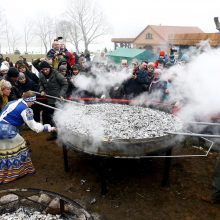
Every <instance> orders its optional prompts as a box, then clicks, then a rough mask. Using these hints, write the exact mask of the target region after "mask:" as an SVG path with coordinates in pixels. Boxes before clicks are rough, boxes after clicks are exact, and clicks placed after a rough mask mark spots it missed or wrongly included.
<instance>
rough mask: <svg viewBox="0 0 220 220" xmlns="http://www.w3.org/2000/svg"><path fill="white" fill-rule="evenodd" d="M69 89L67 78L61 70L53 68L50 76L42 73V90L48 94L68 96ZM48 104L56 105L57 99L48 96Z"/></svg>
mask: <svg viewBox="0 0 220 220" xmlns="http://www.w3.org/2000/svg"><path fill="white" fill-rule="evenodd" d="M67 89H68V82H67V79H66V78H65V77H64V76H63V75H62V74H61V73H59V72H57V71H56V70H54V69H52V68H51V73H50V75H49V76H45V75H44V74H43V73H40V92H42V91H44V92H45V93H46V94H47V95H51V96H55V97H60V96H62V97H66V92H67ZM47 100H48V104H52V105H54V104H55V102H56V99H53V98H47Z"/></svg>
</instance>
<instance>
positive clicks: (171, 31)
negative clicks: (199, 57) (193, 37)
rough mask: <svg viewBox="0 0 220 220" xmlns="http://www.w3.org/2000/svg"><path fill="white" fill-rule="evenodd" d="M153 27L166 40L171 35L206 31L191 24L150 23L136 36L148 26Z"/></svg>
mask: <svg viewBox="0 0 220 220" xmlns="http://www.w3.org/2000/svg"><path fill="white" fill-rule="evenodd" d="M149 27H151V28H152V29H153V30H154V31H155V32H156V33H157V34H158V35H159V36H160V37H162V38H163V39H164V40H168V39H169V37H170V36H173V35H176V34H186V33H204V32H203V31H202V30H201V29H200V28H198V27H190V26H162V25H148V26H147V27H146V28H145V29H144V30H143V31H142V32H141V33H140V34H139V35H138V36H137V37H136V38H135V40H136V39H137V38H138V37H139V36H140V35H141V34H142V33H143V32H145V30H146V29H147V28H149Z"/></svg>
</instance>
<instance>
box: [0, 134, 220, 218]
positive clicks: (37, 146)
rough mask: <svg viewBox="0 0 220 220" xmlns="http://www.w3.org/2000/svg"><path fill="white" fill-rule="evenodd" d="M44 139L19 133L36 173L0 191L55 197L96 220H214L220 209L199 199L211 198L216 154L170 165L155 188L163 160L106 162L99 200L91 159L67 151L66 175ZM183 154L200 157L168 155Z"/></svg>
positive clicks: (94, 162)
mask: <svg viewBox="0 0 220 220" xmlns="http://www.w3.org/2000/svg"><path fill="white" fill-rule="evenodd" d="M48 135H49V134H47V133H41V134H36V133H34V132H32V131H30V130H24V131H23V137H24V138H25V139H26V140H28V141H29V142H30V148H31V150H32V161H33V164H34V166H35V168H36V173H35V174H34V175H33V176H26V177H23V178H21V179H18V180H17V181H14V182H12V183H8V184H5V185H1V186H0V189H12V188H30V187H31V188H38V189H46V190H50V191H53V192H57V193H60V194H62V195H65V196H67V197H69V198H71V199H73V200H76V201H78V202H79V203H80V204H81V205H82V206H83V207H84V208H86V209H87V210H88V211H89V212H90V213H96V216H97V214H98V215H99V219H109V220H115V219H118V220H121V219H123V220H126V219H132V220H146V219H149V220H172V219H173V220H176V219H179V220H203V219H204V220H209V219H210V220H215V219H216V220H218V219H220V205H218V204H209V203H206V202H204V201H202V200H201V199H200V197H201V196H203V195H209V194H210V192H211V183H212V174H213V170H214V167H215V162H216V157H217V153H211V154H209V156H208V157H194V158H175V159H173V160H172V166H171V172H170V186H169V187H161V181H162V176H163V167H164V159H163V158H160V159H148V160H127V159H123V160H118V159H115V160H111V161H108V163H107V164H108V179H107V189H108V193H107V194H106V195H105V196H103V195H101V189H100V171H99V169H98V166H97V164H98V162H97V159H95V158H91V157H90V156H86V155H79V154H78V153H76V152H74V151H73V150H70V151H69V152H68V161H69V166H70V170H69V172H65V171H64V162H63V152H62V148H61V147H59V146H58V145H57V143H56V142H55V141H47V140H46V139H47V137H48ZM186 152H187V153H189V154H198V153H199V154H201V153H204V152H203V151H201V150H200V149H197V148H192V147H190V146H189V144H188V147H186V146H185V147H181V148H176V149H175V151H174V154H185V153H186ZM94 198H95V200H94Z"/></svg>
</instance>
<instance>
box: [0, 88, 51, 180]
mask: <svg viewBox="0 0 220 220" xmlns="http://www.w3.org/2000/svg"><path fill="white" fill-rule="evenodd" d="M35 100H36V96H35V94H34V93H33V92H32V91H28V92H25V93H23V95H22V98H21V99H18V100H15V101H11V102H9V103H8V104H7V105H6V106H5V107H4V108H3V110H2V112H1V114H0V184H4V183H8V182H10V181H13V180H15V179H17V178H19V177H22V176H24V175H26V174H33V173H34V172H35V169H34V167H33V164H32V162H31V158H30V155H29V150H28V148H27V146H26V143H25V140H24V139H23V137H21V136H20V134H19V127H20V126H21V125H22V124H24V123H26V124H27V125H28V127H29V128H30V129H32V130H33V131H35V132H37V133H38V132H42V131H48V132H51V131H54V130H55V128H54V127H51V126H50V125H49V124H45V125H43V124H41V123H37V122H36V121H34V119H33V111H32V109H31V108H30V107H31V106H32V105H33V104H34V101H35Z"/></svg>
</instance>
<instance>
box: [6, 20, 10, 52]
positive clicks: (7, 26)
mask: <svg viewBox="0 0 220 220" xmlns="http://www.w3.org/2000/svg"><path fill="white" fill-rule="evenodd" d="M9 29H10V28H9V25H8V21H7V19H6V20H5V35H6V40H7V45H8V52H9V54H10V53H11V44H10V37H9Z"/></svg>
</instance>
